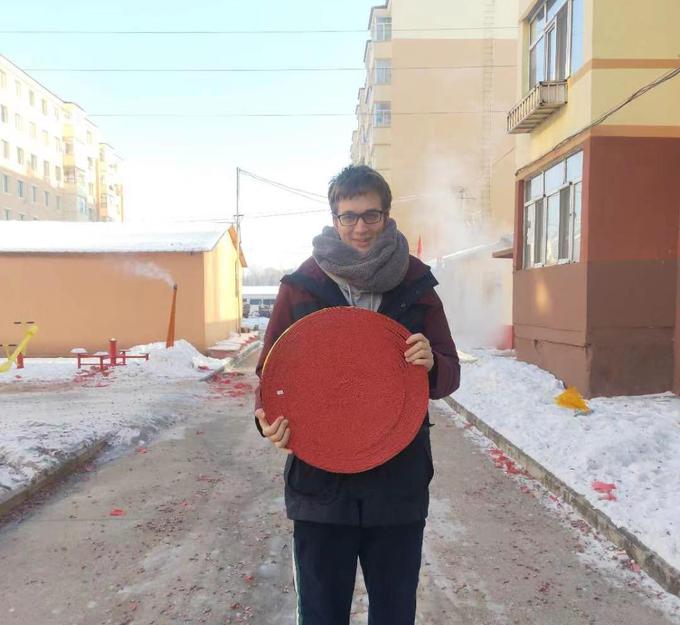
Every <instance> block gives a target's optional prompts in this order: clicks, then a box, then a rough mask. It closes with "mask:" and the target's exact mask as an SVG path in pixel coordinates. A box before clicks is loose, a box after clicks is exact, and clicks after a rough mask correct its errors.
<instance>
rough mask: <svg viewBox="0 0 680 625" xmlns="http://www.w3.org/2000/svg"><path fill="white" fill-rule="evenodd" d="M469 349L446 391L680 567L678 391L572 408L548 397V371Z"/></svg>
mask: <svg viewBox="0 0 680 625" xmlns="http://www.w3.org/2000/svg"><path fill="white" fill-rule="evenodd" d="M472 355H473V356H474V357H476V359H477V360H476V361H474V362H463V365H462V374H461V387H460V389H459V390H458V391H456V392H455V393H454V395H453V397H454V398H455V399H456V400H457V401H458V402H459V403H460V404H462V405H463V406H464V407H465V408H467V409H468V410H469V411H470V412H472V413H473V414H475V415H477V416H478V417H479V418H480V419H481V420H482V421H484V422H485V423H487V424H488V425H490V426H491V427H493V428H494V429H495V430H496V431H497V432H499V433H501V434H502V435H503V436H505V437H506V438H508V439H509V440H510V441H512V443H514V444H515V445H516V446H518V447H519V448H520V449H522V450H523V451H525V452H526V453H527V454H528V455H530V456H531V457H532V458H534V460H536V461H537V462H539V463H540V464H541V465H543V466H544V467H546V468H547V469H548V470H550V471H551V472H552V473H554V474H555V475H556V476H557V477H559V478H560V479H561V480H562V481H563V482H565V483H566V484H568V485H569V486H571V487H572V488H573V489H574V490H576V491H578V492H580V493H582V494H583V495H585V496H586V497H587V498H588V500H589V501H590V502H591V503H592V504H593V505H594V506H595V507H597V508H599V509H601V510H602V511H603V512H604V513H605V514H607V515H608V516H609V517H610V518H611V519H612V520H613V521H614V523H616V524H617V525H620V526H623V527H626V528H627V529H628V530H629V531H631V532H632V533H633V534H635V535H636V536H637V537H638V538H639V539H640V540H641V541H642V542H643V543H644V544H645V545H647V546H648V547H650V548H651V549H653V550H654V551H656V552H657V553H658V554H659V555H660V556H661V557H662V558H664V559H665V560H666V561H668V562H669V563H670V564H671V565H673V566H675V567H676V568H680V480H678V475H680V398H679V397H677V396H675V395H672V394H670V393H668V394H663V395H647V396H641V397H613V398H597V399H592V400H590V401H589V402H588V404H589V407H590V408H591V409H592V413H591V414H589V415H583V414H576V412H575V411H574V410H570V409H566V408H562V407H560V406H558V405H557V404H556V403H555V397H556V396H557V395H558V394H560V393H561V392H562V391H563V390H564V387H563V385H562V383H561V382H560V381H559V380H557V379H556V378H554V377H553V376H552V375H551V374H549V373H547V372H545V371H543V370H542V369H539V368H538V367H535V366H533V365H529V364H526V363H523V362H519V361H517V360H516V359H515V358H514V357H513V356H512V355H511V354H508V353H499V352H489V351H475V352H474V353H473V354H472ZM465 360H467V359H465ZM594 482H603V483H607V484H614V485H615V488H614V489H613V490H611V493H612V495H611V496H610V497H607V496H606V494H604V493H602V492H599V491H597V490H595V489H594V488H593V484H594Z"/></svg>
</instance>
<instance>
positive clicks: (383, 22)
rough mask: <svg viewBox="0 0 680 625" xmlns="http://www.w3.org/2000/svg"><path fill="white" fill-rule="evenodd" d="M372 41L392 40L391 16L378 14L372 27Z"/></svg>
mask: <svg viewBox="0 0 680 625" xmlns="http://www.w3.org/2000/svg"><path fill="white" fill-rule="evenodd" d="M373 40H374V41H391V40H392V17H391V16H390V15H378V16H377V17H376V18H375V26H374V28H373Z"/></svg>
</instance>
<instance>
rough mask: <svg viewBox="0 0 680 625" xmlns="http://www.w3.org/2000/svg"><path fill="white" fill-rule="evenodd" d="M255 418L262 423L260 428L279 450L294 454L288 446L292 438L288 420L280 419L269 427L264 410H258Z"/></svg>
mask: <svg viewBox="0 0 680 625" xmlns="http://www.w3.org/2000/svg"><path fill="white" fill-rule="evenodd" d="M255 416H256V417H257V420H258V421H259V422H260V427H261V428H262V433H263V434H264V435H265V436H266V437H267V438H268V439H269V440H270V441H271V442H272V443H273V444H274V445H275V446H276V447H278V448H279V449H282V450H283V451H285V452H286V453H287V454H292V453H293V450H292V449H288V448H287V447H286V445H287V444H288V439H289V438H290V428H289V427H288V419H285V418H284V417H278V418H277V419H276V421H274V423H272V424H271V425H269V423H267V420H266V419H265V418H264V410H262V408H258V409H257V410H256V411H255Z"/></svg>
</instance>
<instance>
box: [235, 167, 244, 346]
mask: <svg viewBox="0 0 680 625" xmlns="http://www.w3.org/2000/svg"><path fill="white" fill-rule="evenodd" d="M240 186H241V169H240V167H237V168H236V215H235V218H236V262H235V263H234V291H235V295H236V332H238V333H239V334H240V333H241V315H242V314H243V301H242V297H241V283H240V280H239V278H240V274H239V266H240V264H241V212H240V210H239V199H240V195H241V194H240Z"/></svg>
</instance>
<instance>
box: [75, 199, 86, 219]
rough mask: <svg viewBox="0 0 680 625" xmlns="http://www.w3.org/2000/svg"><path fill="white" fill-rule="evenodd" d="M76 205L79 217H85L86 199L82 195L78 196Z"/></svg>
mask: <svg viewBox="0 0 680 625" xmlns="http://www.w3.org/2000/svg"><path fill="white" fill-rule="evenodd" d="M76 201H77V204H78V212H79V213H80V214H81V215H87V214H88V212H87V198H84V197H83V196H82V195H79V196H78V197H77V200H76Z"/></svg>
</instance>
